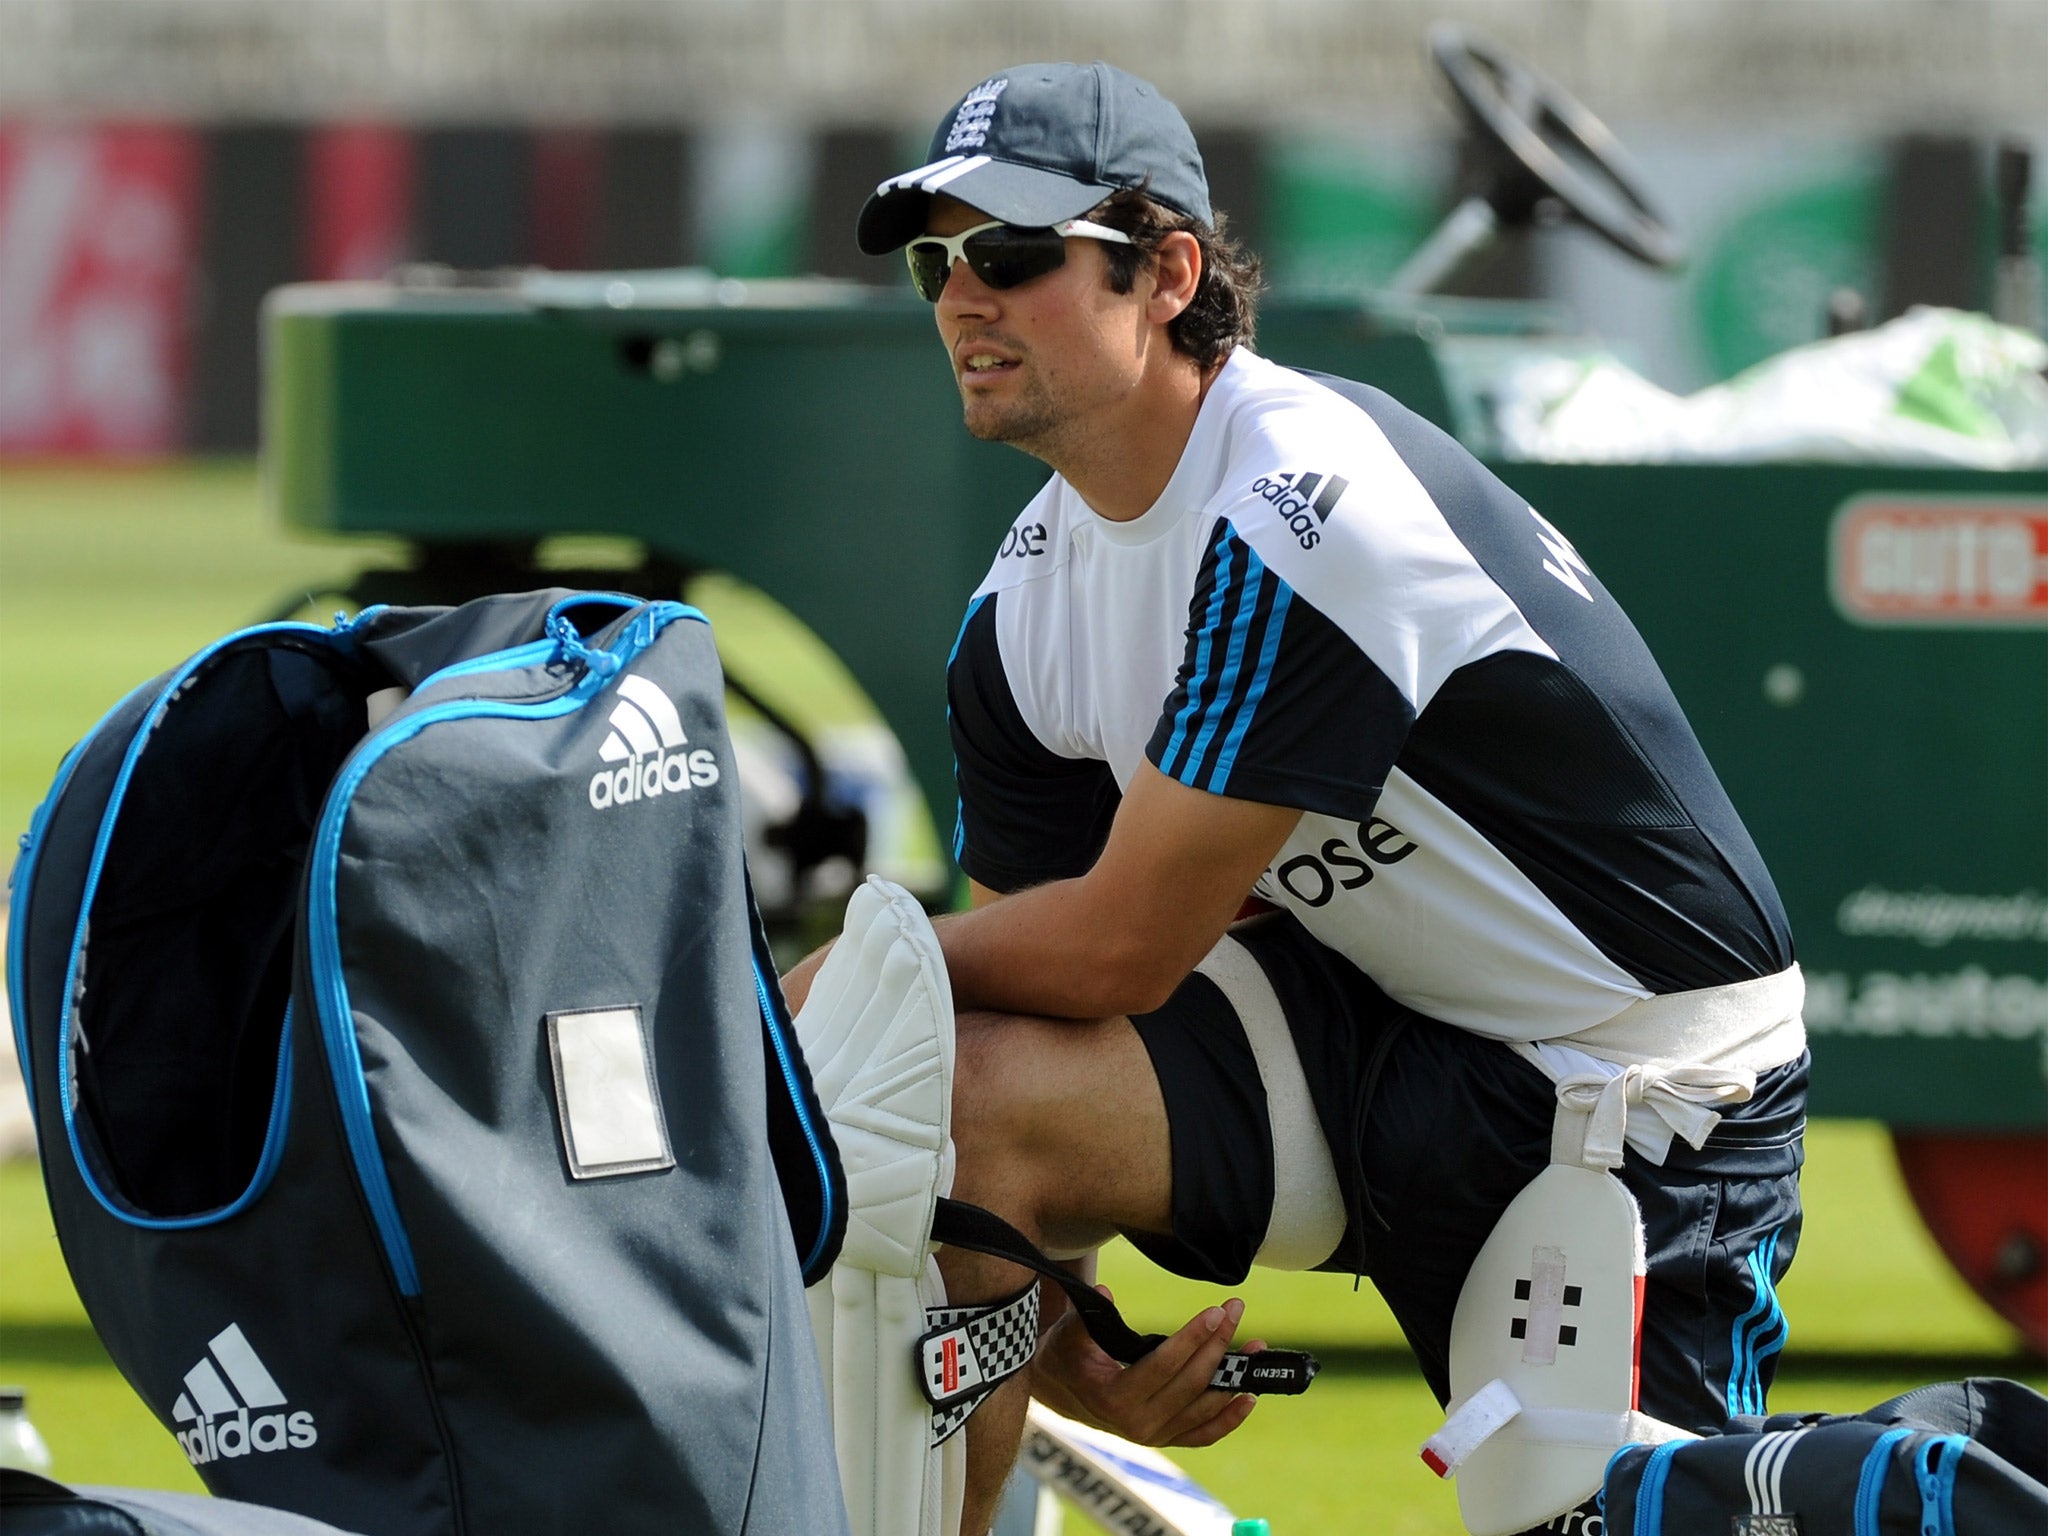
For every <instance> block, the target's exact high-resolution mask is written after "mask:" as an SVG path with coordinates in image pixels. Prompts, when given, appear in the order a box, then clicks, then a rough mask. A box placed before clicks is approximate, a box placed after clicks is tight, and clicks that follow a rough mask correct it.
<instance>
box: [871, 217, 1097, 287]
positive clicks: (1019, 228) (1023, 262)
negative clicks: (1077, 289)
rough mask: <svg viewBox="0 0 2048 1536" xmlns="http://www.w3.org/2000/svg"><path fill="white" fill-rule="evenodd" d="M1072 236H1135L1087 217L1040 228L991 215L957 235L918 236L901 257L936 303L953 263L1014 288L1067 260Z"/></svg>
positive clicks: (989, 281)
mask: <svg viewBox="0 0 2048 1536" xmlns="http://www.w3.org/2000/svg"><path fill="white" fill-rule="evenodd" d="M1068 235H1079V236H1081V237H1083V238H1084V239H1088V240H1100V241H1102V242H1104V243H1105V244H1108V245H1129V244H1130V243H1131V237H1130V236H1129V235H1127V234H1125V233H1124V232H1123V231H1122V230H1120V229H1111V228H1110V227H1109V226H1108V225H1106V224H1095V223H1091V222H1090V221H1089V220H1087V219H1066V220H1063V221H1062V222H1060V223H1058V224H1054V225H1051V226H1050V227H1048V226H1045V225H1039V226H1037V227H1036V228H1030V227H1026V226H1024V225H1021V224H1006V223H1004V222H1003V221H1002V220H1001V219H990V220H989V221H988V222H987V223H986V224H977V225H975V226H974V228H972V229H966V230H962V231H961V232H960V233H959V234H957V235H919V236H918V237H917V238H916V239H915V240H913V241H911V242H910V244H909V245H907V246H905V247H904V248H903V256H904V259H905V260H906V261H908V262H909V263H910V282H911V286H912V287H914V288H916V289H917V291H918V295H919V296H920V297H921V298H923V299H925V300H926V301H927V302H929V303H933V304H936V303H938V301H939V295H940V294H941V293H943V292H945V290H946V278H947V277H948V276H949V275H950V274H951V272H952V270H953V263H954V262H956V261H964V262H966V263H967V266H968V269H969V270H970V271H971V272H973V273H974V275H975V276H976V277H978V278H980V279H981V280H982V281H983V282H984V283H987V284H988V285H989V287H991V288H998V289H1001V288H1015V287H1016V286H1017V285H1018V284H1019V283H1028V282H1030V281H1031V279H1033V278H1034V277H1043V276H1045V274H1046V273H1048V272H1053V271H1057V270H1058V269H1059V268H1060V266H1061V265H1063V264H1064V263H1065V261H1066V259H1067V241H1066V237H1067V236H1068Z"/></svg>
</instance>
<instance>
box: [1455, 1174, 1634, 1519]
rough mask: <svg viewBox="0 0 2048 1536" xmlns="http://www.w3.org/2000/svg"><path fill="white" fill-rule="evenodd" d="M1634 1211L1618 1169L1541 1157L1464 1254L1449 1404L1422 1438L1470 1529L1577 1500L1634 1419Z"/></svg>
mask: <svg viewBox="0 0 2048 1536" xmlns="http://www.w3.org/2000/svg"><path fill="white" fill-rule="evenodd" d="M1644 1270H1645V1264H1644V1252H1643V1236H1642V1220H1641V1218H1640V1216H1639V1215H1638V1213H1637V1211H1636V1203H1635V1199H1634V1197H1633V1196H1631V1195H1630V1194H1629V1192H1628V1190H1627V1189H1626V1188H1624V1187H1623V1185H1622V1183H1621V1181H1620V1180H1619V1179H1616V1178H1614V1177H1613V1176H1611V1175H1610V1174H1607V1173H1603V1172H1596V1171H1595V1170H1593V1169H1590V1168H1587V1167H1584V1166H1570V1165H1566V1164H1563V1163H1552V1164H1551V1165H1550V1166H1549V1167H1547V1168H1545V1169H1544V1170H1543V1172H1542V1173H1540V1174H1538V1175H1537V1176H1536V1178H1535V1180H1534V1181H1533V1182H1531V1183H1530V1185H1529V1187H1528V1188H1526V1189H1524V1190H1523V1191H1522V1193H1521V1194H1519V1195H1517V1196H1516V1197H1515V1199H1514V1200H1513V1202H1512V1203H1510V1204H1509V1206H1508V1208H1507V1210H1506V1211H1504V1212H1503V1213H1502V1215H1501V1219H1500V1221H1499V1223H1498V1224H1497V1225H1496V1226H1495V1227H1494V1229H1493V1233H1492V1235H1491V1236H1490V1237H1488V1238H1487V1240H1486V1245H1485V1246H1484V1247H1483V1248H1481V1249H1480V1251H1479V1257H1478V1258H1477V1259H1475V1260H1474V1261H1473V1264H1472V1269H1471V1272H1470V1273H1469V1274H1468V1275H1467V1276H1466V1278H1465V1286H1464V1289H1463V1290H1462V1291H1461V1292H1459V1295H1458V1308H1457V1312H1456V1313H1455V1315H1454V1317H1453V1320H1452V1323H1451V1361H1450V1364H1451V1403H1450V1412H1449V1416H1448V1417H1447V1418H1446V1420H1445V1422H1444V1427H1443V1428H1442V1429H1441V1430H1439V1431H1438V1432H1437V1434H1436V1435H1435V1436H1433V1437H1432V1438H1431V1440H1430V1442H1429V1444H1428V1445H1427V1446H1425V1447H1424V1451H1423V1459H1424V1461H1426V1462H1427V1463H1429V1465H1430V1467H1431V1469H1432V1470H1433V1471H1435V1472H1436V1473H1437V1474H1438V1475H1439V1476H1449V1475H1451V1474H1453V1473H1455V1474H1456V1476H1457V1486H1458V1511H1459V1513H1460V1514H1461V1515H1462V1516H1463V1517H1464V1521H1465V1525H1466V1528H1467V1529H1468V1530H1470V1531H1471V1532H1473V1536H1513V1533H1515V1532H1518V1531H1525V1530H1527V1529H1529V1528H1530V1527H1531V1526H1536V1525H1541V1524H1542V1523H1543V1522H1544V1521H1546V1520H1549V1519H1552V1518H1553V1517H1555V1516H1557V1515H1561V1514H1563V1513H1564V1512H1565V1511H1566V1510H1569V1509H1573V1508H1575V1507H1577V1506H1578V1505H1579V1504H1580V1503H1581V1502H1582V1501H1584V1500H1585V1499H1587V1498H1589V1497H1590V1496H1591V1495H1592V1494H1593V1493H1594V1491H1595V1490H1596V1489H1598V1488H1599V1487H1600V1483H1601V1479H1602V1477H1603V1475H1604V1474H1605V1472H1606V1468H1607V1459H1608V1457H1609V1456H1611V1455H1612V1454H1613V1453H1614V1452H1615V1451H1616V1450H1617V1449H1619V1448H1620V1447H1621V1445H1622V1444H1624V1443H1625V1441H1627V1440H1628V1439H1631V1438H1638V1439H1664V1438H1669V1435H1668V1434H1666V1433H1660V1432H1659V1427H1658V1426H1655V1425H1651V1424H1649V1423H1648V1421H1643V1420H1641V1417H1640V1415H1638V1414H1636V1413H1635V1412H1634V1409H1635V1403H1636V1345H1637V1339H1638V1336H1639V1334H1640V1331H1641V1326H1642V1285H1643V1274H1644Z"/></svg>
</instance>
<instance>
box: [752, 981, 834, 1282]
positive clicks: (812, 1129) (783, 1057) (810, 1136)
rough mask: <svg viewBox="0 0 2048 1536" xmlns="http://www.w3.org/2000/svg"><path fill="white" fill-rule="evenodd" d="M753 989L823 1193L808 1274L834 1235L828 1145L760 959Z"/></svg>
mask: <svg viewBox="0 0 2048 1536" xmlns="http://www.w3.org/2000/svg"><path fill="white" fill-rule="evenodd" d="M754 991H755V993H756V994H757V995H758V996H759V997H760V999H761V1017H762V1019H763V1020H764V1021H765V1022H766V1023H767V1025H768V1038H769V1040H770V1041H771V1042H772V1043H773V1044H774V1046H775V1062H776V1065H777V1066H778V1067H780V1068H781V1069H782V1085H783V1087H784V1089H786V1090H787V1091H788V1093H789V1102H790V1107H791V1108H793V1109H794V1110H795V1111H796V1118H797V1124H799V1125H801V1126H802V1127H803V1128H804V1144H805V1145H806V1146H808V1147H809V1148H810V1149H811V1162H812V1165H813V1166H815V1167H816V1168H817V1170H818V1188H819V1189H820V1191H822V1193H823V1195H824V1202H823V1206H822V1214H821V1215H820V1216H819V1218H818V1237H817V1241H816V1242H814V1243H812V1244H811V1251H810V1252H809V1253H807V1254H805V1255H804V1259H803V1263H802V1264H800V1265H798V1266H797V1267H798V1268H799V1269H800V1270H801V1271H802V1272H803V1273H804V1274H807V1275H808V1274H809V1273H810V1272H811V1267H812V1266H813V1265H814V1264H816V1263H817V1262H818V1255H819V1254H821V1253H823V1252H824V1251H825V1244H826V1241H827V1240H828V1239H829V1238H830V1237H831V1235H832V1225H833V1221H834V1217H835V1213H834V1211H833V1209H832V1168H831V1165H830V1164H829V1163H827V1162H826V1160H825V1149H824V1147H823V1146H821V1145H820V1144H819V1142H818V1128H817V1127H816V1126H815V1125H813V1124H812V1123H811V1116H810V1112H809V1108H808V1106H807V1105H806V1104H805V1103H804V1093H803V1088H802V1086H801V1085H800V1084H799V1083H798V1082H797V1079H796V1065H795V1063H794V1062H792V1061H791V1060H790V1051H789V1041H788V1040H787V1039H786V1038H785V1037H784V1035H783V1032H782V1018H781V1015H779V1014H778V1013H777V1012H776V1011H775V1005H774V1003H772V1002H771V1001H770V1000H769V993H768V978H767V977H765V976H763V975H762V974H761V962H760V960H759V958H758V957H756V958H755V960H754Z"/></svg>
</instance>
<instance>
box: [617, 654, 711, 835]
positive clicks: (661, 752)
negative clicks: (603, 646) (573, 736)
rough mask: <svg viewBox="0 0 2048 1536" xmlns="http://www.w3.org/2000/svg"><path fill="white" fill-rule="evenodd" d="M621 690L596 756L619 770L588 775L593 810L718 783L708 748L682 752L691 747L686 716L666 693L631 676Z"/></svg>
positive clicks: (642, 679)
mask: <svg viewBox="0 0 2048 1536" xmlns="http://www.w3.org/2000/svg"><path fill="white" fill-rule="evenodd" d="M618 692H619V702H618V703H617V704H616V705H614V706H613V708H612V713H611V727H612V728H611V733H610V734H609V735H607V736H606V737H605V739H604V745H603V746H601V747H599V748H598V749H597V755H598V756H599V757H601V758H603V759H604V760H605V761H606V762H608V763H617V764H618V765H619V766H618V767H616V768H600V769H598V770H597V772H596V773H594V774H592V775H591V776H590V803H591V806H592V807H593V808H594V809H596V810H600V811H602V810H606V809H608V808H610V807H611V806H614V805H626V804H628V803H630V802H631V801H634V800H652V799H653V798H654V797H655V796H656V795H664V794H671V793H673V792H675V791H677V790H684V789H689V788H690V787H691V786H693V785H695V786H697V787H699V788H701V787H703V786H705V785H710V784H716V783H717V782H718V760H717V759H716V758H714V757H713V756H712V755H711V753H710V750H709V749H708V748H704V747H699V748H697V750H696V751H694V752H684V751H683V750H682V748H684V747H687V746H688V745H689V738H688V737H686V736H684V735H683V718H682V716H681V715H679V714H677V713H676V706H675V702H674V701H673V700H672V699H670V698H669V696H668V695H667V694H665V693H663V692H662V691H661V690H660V689H659V688H657V687H656V686H655V685H654V684H653V683H650V682H649V681H648V680H647V679H646V678H644V677H636V676H634V675H633V674H632V673H630V672H629V673H627V674H626V675H625V676H624V677H622V678H620V679H619V684H618Z"/></svg>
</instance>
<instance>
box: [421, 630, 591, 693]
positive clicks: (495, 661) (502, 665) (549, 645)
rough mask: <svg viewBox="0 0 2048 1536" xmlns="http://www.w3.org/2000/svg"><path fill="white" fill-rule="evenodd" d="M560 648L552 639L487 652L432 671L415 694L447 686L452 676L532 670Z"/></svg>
mask: <svg viewBox="0 0 2048 1536" xmlns="http://www.w3.org/2000/svg"><path fill="white" fill-rule="evenodd" d="M559 649H560V648H559V647H558V646H557V645H556V644H555V642H554V641H552V640H529V641H527V642H526V644H524V645H515V646H512V647H510V648H509V649H507V650H502V651H487V652H486V653H485V654H483V655H481V656H472V657H470V658H469V660H467V661H455V662H450V663H449V664H448V665H447V666H445V667H443V668H441V670H440V671H438V672H429V673H428V674H427V675H426V676H425V677H423V678H421V679H420V684H419V687H418V688H415V689H413V692H414V693H419V692H422V691H423V690H425V689H428V688H431V687H433V686H434V684H436V683H445V682H447V681H448V680H449V679H450V678H452V677H472V676H474V675H475V674H477V673H479V672H508V671H512V670H514V669H515V668H518V667H530V666H532V665H533V664H534V663H535V662H542V661H546V660H548V659H549V658H550V657H552V656H554V655H555V654H556V652H557V651H558V650H559Z"/></svg>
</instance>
